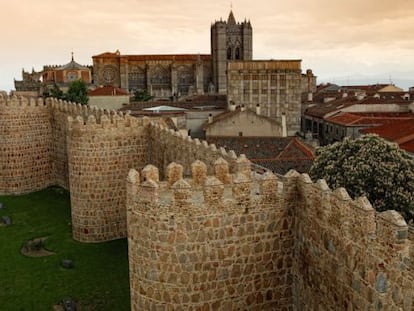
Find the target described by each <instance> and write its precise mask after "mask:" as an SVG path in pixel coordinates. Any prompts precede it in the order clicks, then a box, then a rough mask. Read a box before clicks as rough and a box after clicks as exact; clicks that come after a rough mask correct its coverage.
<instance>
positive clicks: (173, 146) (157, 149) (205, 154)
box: [148, 123, 237, 176]
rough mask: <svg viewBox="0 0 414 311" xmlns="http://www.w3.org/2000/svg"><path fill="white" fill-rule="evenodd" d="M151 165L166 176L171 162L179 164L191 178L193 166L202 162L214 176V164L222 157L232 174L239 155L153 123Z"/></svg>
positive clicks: (149, 149)
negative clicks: (195, 162) (196, 162)
mask: <svg viewBox="0 0 414 311" xmlns="http://www.w3.org/2000/svg"><path fill="white" fill-rule="evenodd" d="M148 151H149V163H151V164H153V165H155V166H156V167H158V168H159V169H160V174H161V176H164V172H165V170H166V167H167V165H168V164H169V163H171V162H177V163H178V164H181V165H182V166H183V167H184V175H185V176H190V174H191V164H192V163H193V162H194V161H196V160H199V161H202V162H204V163H205V164H206V165H207V171H208V174H210V175H211V174H213V167H214V165H213V164H214V162H215V161H216V160H217V159H218V158H219V157H222V158H223V159H224V160H226V161H227V162H228V163H229V170H230V172H233V171H234V166H235V161H236V160H237V155H236V154H235V152H234V151H233V150H230V151H226V150H225V149H224V148H217V147H216V146H215V145H214V144H208V143H207V142H206V141H200V140H199V139H198V138H195V139H192V138H191V137H190V136H188V135H186V134H181V133H179V132H175V131H173V130H170V129H167V128H166V127H163V126H161V125H159V124H156V123H151V126H150V129H149V145H148Z"/></svg>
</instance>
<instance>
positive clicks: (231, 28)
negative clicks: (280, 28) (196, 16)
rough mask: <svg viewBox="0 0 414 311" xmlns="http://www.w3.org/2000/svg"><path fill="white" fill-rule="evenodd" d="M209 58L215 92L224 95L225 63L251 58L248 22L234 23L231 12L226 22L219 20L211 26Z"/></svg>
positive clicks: (250, 27)
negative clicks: (210, 59) (210, 58)
mask: <svg viewBox="0 0 414 311" xmlns="http://www.w3.org/2000/svg"><path fill="white" fill-rule="evenodd" d="M211 57H212V65H213V83H214V86H215V88H216V92H217V93H220V94H226V91H227V78H226V70H227V62H228V61H231V60H251V59H252V57H253V31H252V25H251V24H250V21H246V20H244V22H242V23H238V22H236V19H235V18H234V15H233V12H232V11H230V14H229V17H228V19H227V22H225V21H222V20H220V21H216V22H215V23H214V24H212V25H211Z"/></svg>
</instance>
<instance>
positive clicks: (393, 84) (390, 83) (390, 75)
mask: <svg viewBox="0 0 414 311" xmlns="http://www.w3.org/2000/svg"><path fill="white" fill-rule="evenodd" d="M389 79H390V84H392V85H394V83H393V82H392V79H391V75H390V77H389Z"/></svg>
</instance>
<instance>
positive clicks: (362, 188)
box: [309, 135, 414, 221]
mask: <svg viewBox="0 0 414 311" xmlns="http://www.w3.org/2000/svg"><path fill="white" fill-rule="evenodd" d="M309 174H310V176H311V177H312V178H313V179H322V178H323V179H325V180H326V182H327V183H328V185H329V186H330V187H331V188H332V189H336V188H338V187H344V188H345V189H346V190H347V191H348V193H349V194H350V195H351V196H353V197H354V198H355V197H358V196H362V195H365V196H366V197H367V198H368V199H369V201H370V202H371V204H372V205H373V207H374V208H375V209H376V210H377V211H385V210H390V209H393V210H396V211H398V212H400V213H401V214H402V215H403V216H404V218H405V219H406V220H407V221H409V220H413V218H414V160H413V159H412V158H410V156H409V155H408V154H407V153H406V152H404V151H402V150H401V149H400V148H399V147H398V146H397V145H396V144H392V143H389V142H387V141H385V140H384V139H382V138H380V137H378V136H376V135H364V136H361V137H360V138H358V139H355V140H352V139H351V138H349V137H347V138H345V139H344V140H343V141H342V142H337V143H334V144H332V145H328V146H325V147H321V148H318V149H317V151H316V159H315V161H314V163H313V165H312V167H311V170H310V173H309Z"/></svg>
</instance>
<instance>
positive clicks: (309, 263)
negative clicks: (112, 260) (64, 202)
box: [0, 97, 414, 311]
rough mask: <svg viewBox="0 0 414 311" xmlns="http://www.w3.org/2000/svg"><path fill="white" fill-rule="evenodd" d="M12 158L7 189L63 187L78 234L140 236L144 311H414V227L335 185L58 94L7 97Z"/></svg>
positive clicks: (139, 305) (3, 174) (138, 304)
mask: <svg viewBox="0 0 414 311" xmlns="http://www.w3.org/2000/svg"><path fill="white" fill-rule="evenodd" d="M0 151H1V152H0V193H1V194H22V193H27V192H31V191H36V190H39V189H42V188H45V187H48V186H50V185H59V186H62V187H64V188H66V189H68V190H70V192H71V205H72V230H73V236H74V238H75V239H77V240H79V241H83V242H100V241H107V240H112V239H116V238H120V237H125V236H126V235H128V241H129V259H130V260H129V264H130V284H131V302H132V309H133V310H189V309H193V310H220V309H221V310H223V309H224V310H225V309H228V310H378V311H379V310H414V272H413V271H414V270H413V268H414V262H413V255H414V243H413V241H414V231H412V229H411V228H410V227H408V226H407V224H406V223H405V221H404V220H403V219H402V217H401V216H400V215H399V214H398V213H396V212H394V211H387V212H383V213H378V214H377V213H375V211H374V210H373V209H372V207H371V205H370V204H369V202H368V201H367V200H366V199H364V198H358V199H355V200H353V199H351V198H350V197H349V195H348V194H347V192H346V190H344V189H336V190H334V191H332V190H330V189H329V188H328V187H327V185H326V183H325V182H324V181H318V182H316V183H314V182H312V181H311V180H310V179H309V177H308V176H307V175H299V174H297V173H295V172H290V173H288V174H287V175H286V176H277V177H276V176H275V175H273V174H270V173H266V174H264V175H257V174H254V173H251V170H250V162H249V161H248V159H246V158H245V157H244V156H242V155H241V156H237V155H236V154H235V153H234V152H232V151H229V152H227V151H226V150H224V149H217V148H216V147H215V146H214V145H208V144H207V143H205V142H200V141H199V140H197V139H195V140H193V139H191V138H189V137H186V136H183V135H179V134H178V133H176V132H172V131H170V130H168V129H166V128H165V127H163V126H162V125H159V124H155V123H150V122H149V120H148V119H145V118H143V119H135V118H132V117H130V116H129V115H124V114H122V115H121V114H117V113H116V112H114V111H106V110H100V109H95V108H92V107H85V106H81V105H76V104H72V103H66V102H61V101H56V100H52V99H49V100H47V101H46V102H44V101H43V100H38V101H35V100H27V99H24V98H17V97H12V98H8V97H0ZM200 160H201V161H200ZM172 162H173V163H172ZM149 164H152V165H149ZM157 167H158V168H157ZM131 169H132V170H131ZM128 172H129V173H128ZM138 172H139V173H138ZM126 176H128V179H127V182H125V178H126ZM160 176H161V178H160ZM160 180H161V181H160Z"/></svg>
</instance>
